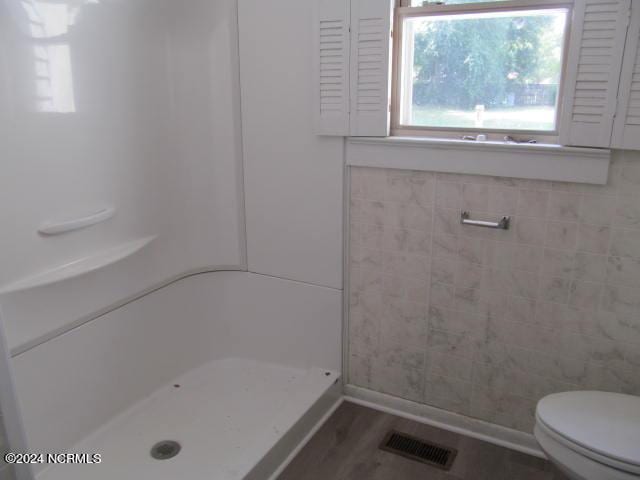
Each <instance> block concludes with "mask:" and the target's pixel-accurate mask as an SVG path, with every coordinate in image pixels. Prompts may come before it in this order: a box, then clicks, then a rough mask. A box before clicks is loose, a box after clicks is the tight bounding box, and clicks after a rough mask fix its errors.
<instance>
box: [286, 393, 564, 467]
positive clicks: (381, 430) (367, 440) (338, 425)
mask: <svg viewBox="0 0 640 480" xmlns="http://www.w3.org/2000/svg"><path fill="white" fill-rule="evenodd" d="M391 429H394V430H397V431H400V432H402V433H407V434H409V435H413V436H415V437H419V438H421V439H424V440H427V441H432V442H435V443H438V444H440V445H444V446H447V447H452V448H455V449H457V450H458V455H457V457H456V459H455V461H454V463H453V465H452V467H451V470H449V471H443V470H440V469H438V468H435V467H432V466H429V465H425V464H423V463H420V462H416V461H414V460H410V459H407V458H404V457H401V456H399V455H395V454H393V453H389V452H386V451H383V450H380V449H379V448H378V447H379V445H380V442H382V440H383V439H384V437H385V434H386V433H387V432H388V431H389V430H391ZM278 480H567V479H566V477H564V475H562V474H561V473H559V472H558V471H557V470H556V469H555V468H554V467H552V466H551V464H549V462H547V461H546V460H542V459H540V458H536V457H532V456H529V455H525V454H523V453H519V452H515V451H512V450H509V449H506V448H502V447H499V446H496V445H493V444H490V443H487V442H483V441H480V440H476V439H474V438H470V437H465V436H463V435H459V434H457V433H453V432H449V431H446V430H441V429H439V428H435V427H431V426H429V425H424V424H422V423H418V422H414V421H411V420H406V419H404V418H400V417H396V416H394V415H390V414H387V413H383V412H379V411H377V410H373V409H370V408H366V407H363V406H360V405H356V404H354V403H350V402H344V403H343V404H342V405H341V406H340V407H339V408H338V409H337V410H336V411H335V413H334V414H333V415H332V416H331V417H330V418H329V420H327V422H326V423H325V424H324V425H323V426H322V428H320V430H318V432H317V433H316V434H315V435H314V436H313V438H312V439H311V440H310V441H309V443H307V445H306V446H305V447H304V448H303V449H302V450H301V451H300V453H299V454H298V455H297V456H296V457H295V458H294V459H293V461H292V462H291V463H290V464H289V465H288V467H287V468H286V469H285V470H284V472H283V473H282V474H281V475H280V476H279V477H278Z"/></svg>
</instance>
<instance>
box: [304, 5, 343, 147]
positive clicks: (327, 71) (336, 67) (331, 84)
mask: <svg viewBox="0 0 640 480" xmlns="http://www.w3.org/2000/svg"><path fill="white" fill-rule="evenodd" d="M315 1H316V4H315V13H314V20H313V21H314V51H315V54H314V61H313V63H314V70H315V71H314V78H315V83H316V85H315V89H314V96H315V100H314V110H315V123H316V133H317V134H318V135H342V136H347V135H349V0H315Z"/></svg>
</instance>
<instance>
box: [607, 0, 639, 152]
mask: <svg viewBox="0 0 640 480" xmlns="http://www.w3.org/2000/svg"><path fill="white" fill-rule="evenodd" d="M612 146H613V147H614V148H623V149H634V150H638V149H640V4H639V3H638V2H632V9H631V23H630V26H629V31H628V33H627V42H626V46H625V50H624V59H623V62H622V76H621V77H620V91H619V94H618V112H617V114H616V119H615V122H614V127H613V142H612Z"/></svg>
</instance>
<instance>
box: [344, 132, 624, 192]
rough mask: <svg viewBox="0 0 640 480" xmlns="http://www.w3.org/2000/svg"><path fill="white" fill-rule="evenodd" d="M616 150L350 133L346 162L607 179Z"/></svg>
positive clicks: (598, 182) (579, 179) (516, 175)
mask: <svg viewBox="0 0 640 480" xmlns="http://www.w3.org/2000/svg"><path fill="white" fill-rule="evenodd" d="M610 161H611V151H610V150H606V149H597V148H580V147H564V146H561V145H550V144H517V143H505V142H495V141H486V142H474V141H468V140H458V139H443V138H427V137H383V138H377V137H376V138H374V137H351V138H348V139H347V165H352V166H363V167H380V168H398V169H405V170H427V171H434V172H446V173H462V174H471V175H491V176H496V177H514V178H527V179H536V180H553V181H560V182H576V183H590V184H596V185H604V184H606V183H607V177H608V174H609V163H610Z"/></svg>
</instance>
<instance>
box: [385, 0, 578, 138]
mask: <svg viewBox="0 0 640 480" xmlns="http://www.w3.org/2000/svg"><path fill="white" fill-rule="evenodd" d="M410 1H411V0H397V1H396V8H395V9H394V28H393V58H392V85H391V136H420V137H434V138H450V139H459V138H461V137H462V136H466V135H472V136H474V135H477V134H485V135H486V136H487V138H488V139H489V140H502V139H503V137H504V136H505V135H510V136H512V137H514V138H516V139H518V138H526V139H531V140H535V141H537V142H540V143H549V144H554V143H558V141H559V135H560V133H559V129H560V127H561V125H562V118H563V109H562V107H563V103H564V102H563V96H564V94H565V78H566V70H567V58H568V53H569V40H570V37H571V23H572V22H571V20H572V11H573V4H574V2H573V0H564V1H562V0H506V1H500V2H496V1H494V2H483V3H472V4H454V5H435V4H434V5H427V6H423V7H411V6H408V5H409V4H410ZM551 8H566V9H567V10H568V15H567V24H566V27H565V33H564V47H563V59H562V71H561V75H560V88H559V92H558V98H557V100H556V128H555V130H554V131H550V132H541V131H536V130H509V129H486V128H474V129H464V128H455V127H427V126H416V125H403V124H401V123H400V105H401V99H400V94H401V92H402V89H401V88H400V84H401V82H402V71H401V65H402V58H401V54H405V53H406V52H403V51H402V46H403V42H402V35H403V23H404V22H403V20H404V19H405V18H408V17H416V16H427V15H445V14H455V13H479V12H490V11H493V12H495V11H513V10H532V9H540V10H542V9H551Z"/></svg>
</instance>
